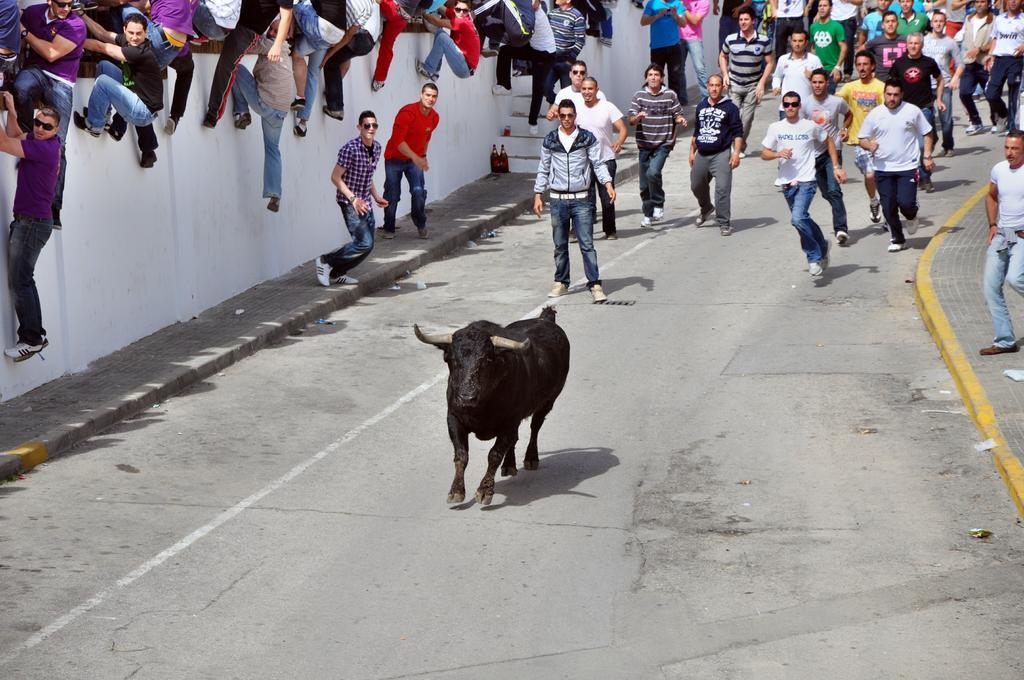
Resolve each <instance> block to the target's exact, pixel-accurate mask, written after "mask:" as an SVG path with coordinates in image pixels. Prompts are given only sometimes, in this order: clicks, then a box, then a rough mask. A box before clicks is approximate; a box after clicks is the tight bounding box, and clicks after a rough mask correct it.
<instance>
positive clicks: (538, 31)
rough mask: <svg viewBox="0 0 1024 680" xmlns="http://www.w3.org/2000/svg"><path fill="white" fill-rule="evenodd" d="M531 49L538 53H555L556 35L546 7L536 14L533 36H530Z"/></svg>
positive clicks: (542, 7) (534, 16)
mask: <svg viewBox="0 0 1024 680" xmlns="http://www.w3.org/2000/svg"><path fill="white" fill-rule="evenodd" d="M530 47H532V48H533V49H535V50H537V51H538V52H554V51H555V33H554V31H552V30H551V22H550V21H548V13H547V12H546V11H544V6H543V5H541V7H540V9H538V10H537V11H536V12H534V15H533V35H532V36H530Z"/></svg>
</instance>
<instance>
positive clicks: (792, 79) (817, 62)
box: [772, 52, 821, 111]
mask: <svg viewBox="0 0 1024 680" xmlns="http://www.w3.org/2000/svg"><path fill="white" fill-rule="evenodd" d="M816 68H821V59H819V58H818V55H816V54H814V53H812V52H805V53H804V58H803V59H793V53H792V52H787V53H786V54H783V55H782V56H781V57H779V64H778V66H776V67H775V73H773V74H772V89H775V88H779V89H780V90H782V94H786V93H787V92H791V91H792V92H796V93H797V94H798V95H800V101H805V100H806V99H807V98H808V97H810V96H811V81H810V80H809V79H808V78H807V73H805V71H813V70H814V69H816ZM780 101H781V99H780ZM781 110H782V104H779V111H781Z"/></svg>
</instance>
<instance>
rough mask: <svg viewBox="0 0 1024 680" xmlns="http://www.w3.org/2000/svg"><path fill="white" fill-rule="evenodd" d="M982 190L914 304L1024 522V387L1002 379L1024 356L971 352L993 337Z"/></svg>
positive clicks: (920, 284) (1009, 294)
mask: <svg viewBox="0 0 1024 680" xmlns="http://www.w3.org/2000/svg"><path fill="white" fill-rule="evenodd" d="M1001 139H1002V138H1000V140H1001ZM989 160H990V161H991V164H993V165H994V164H995V163H996V162H998V161H999V160H1001V156H997V155H995V154H993V155H992V157H991V158H990V159H989ZM986 177H987V175H986ZM987 190H988V182H987V181H986V182H984V183H982V186H981V187H980V188H979V190H978V191H977V192H976V193H975V195H974V196H973V197H971V198H970V199H969V200H968V201H967V202H966V203H965V204H964V206H963V208H962V210H961V211H960V213H959V214H957V215H954V217H953V218H951V219H950V220H949V221H948V222H947V224H946V225H945V226H944V228H943V230H942V231H941V232H940V233H939V234H938V235H936V237H935V238H934V239H933V241H932V243H931V244H930V245H929V247H928V249H927V251H926V253H925V255H924V257H922V259H921V263H920V266H919V271H918V276H917V282H916V284H917V285H916V287H917V297H918V302H919V305H920V308H921V311H922V314H923V316H924V318H925V321H926V324H927V325H928V327H929V330H930V331H931V332H932V335H933V336H934V338H935V340H936V344H938V346H939V349H940V350H941V351H942V354H943V358H944V359H945V360H946V364H947V365H948V366H949V369H950V372H951V373H952V374H953V377H954V379H955V380H956V383H957V385H958V387H959V389H960V393H961V397H962V398H963V400H964V403H965V405H966V406H967V408H968V411H969V412H970V413H971V416H972V418H973V419H974V422H975V425H976V426H977V427H978V430H979V432H980V433H981V436H980V439H982V440H991V442H990V444H989V446H990V449H989V450H990V452H991V454H992V457H993V460H994V462H995V464H996V468H997V469H998V470H999V472H1000V474H1001V475H1002V476H1003V480H1004V481H1005V482H1006V485H1007V488H1008V489H1009V492H1010V496H1011V497H1012V498H1013V500H1014V502H1015V503H1016V505H1017V509H1018V512H1020V514H1021V516H1022V517H1024V468H1022V466H1021V463H1020V457H1021V455H1022V453H1024V384H1022V383H1017V382H1014V381H1012V380H1010V379H1009V378H1007V377H1006V376H1004V375H1003V371H1004V370H1006V369H1024V354H1021V353H1017V354H1000V355H996V356H989V357H983V356H981V355H980V354H979V352H978V350H980V349H981V348H983V347H988V346H989V345H991V344H992V337H993V332H994V331H993V327H992V321H991V318H990V317H989V314H988V308H987V307H986V305H985V298H984V296H983V294H982V289H981V280H982V272H983V271H984V268H985V256H986V251H987V243H986V242H987V237H988V215H987V214H986V209H985V198H984V197H985V195H986V194H987ZM1004 292H1005V294H1006V301H1007V304H1008V306H1009V308H1010V315H1011V318H1014V319H1021V318H1024V300H1021V298H1020V297H1019V296H1017V295H1015V294H1014V292H1013V291H1012V290H1011V289H1010V287H1009V286H1005V287H1004ZM1019 325H1020V323H1018V326H1019ZM1017 332H1018V333H1019V332H1020V329H1019V328H1018V329H1017ZM1018 342H1021V341H1020V340H1018Z"/></svg>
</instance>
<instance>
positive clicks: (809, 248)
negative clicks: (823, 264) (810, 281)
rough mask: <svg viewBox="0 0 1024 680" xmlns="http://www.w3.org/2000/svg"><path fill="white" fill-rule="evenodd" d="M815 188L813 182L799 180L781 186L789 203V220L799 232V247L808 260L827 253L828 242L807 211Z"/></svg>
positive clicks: (817, 258)
mask: <svg viewBox="0 0 1024 680" xmlns="http://www.w3.org/2000/svg"><path fill="white" fill-rule="evenodd" d="M816 188H817V187H816V185H815V183H814V182H800V183H799V184H797V185H796V186H795V187H794V186H789V185H786V186H784V187H783V188H782V195H783V196H785V198H786V203H788V204H789V212H790V222H791V223H792V225H793V226H794V227H796V230H797V232H799V233H800V247H801V248H803V251H804V254H805V255H807V261H808V262H820V261H821V260H823V259H824V258H825V256H826V255H828V242H827V241H826V240H825V237H824V235H822V233H821V227H819V226H818V223H817V222H815V221H814V220H813V219H811V214H810V212H809V211H810V208H811V199H812V198H814V190H815V189H816Z"/></svg>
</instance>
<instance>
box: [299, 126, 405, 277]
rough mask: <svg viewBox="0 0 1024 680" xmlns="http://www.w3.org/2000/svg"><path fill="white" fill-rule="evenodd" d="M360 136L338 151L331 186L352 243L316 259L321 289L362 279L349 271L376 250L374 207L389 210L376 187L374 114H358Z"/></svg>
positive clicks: (378, 153) (377, 158)
mask: <svg viewBox="0 0 1024 680" xmlns="http://www.w3.org/2000/svg"><path fill="white" fill-rule="evenodd" d="M357 127H358V128H359V136H358V137H356V138H355V139H352V140H350V141H349V142H347V143H346V144H345V146H343V147H341V150H340V151H338V163H337V165H335V166H334V172H332V173H331V184H333V185H334V187H335V188H336V189H337V190H338V193H337V199H338V207H340V208H341V215H342V217H344V219H345V226H346V227H348V233H349V234H350V235H351V236H352V240H351V241H349V242H348V243H346V244H345V245H343V246H342V247H340V248H338V249H337V250H335V251H334V252H331V253H327V254H326V255H321V256H320V257H318V258H316V279H317V281H319V282H320V285H321V286H329V285H331V284H332V283H347V284H349V285H355V284H357V283H359V279H356V278H353V277H351V276H348V273H347V272H349V271H351V270H352V269H354V268H355V266H356V265H357V264H359V263H360V262H362V261H363V260H365V259H366V258H367V257H368V256H369V254H370V251H371V250H373V224H374V222H373V206H372V205H370V200H371V199H373V202H374V203H376V204H377V207H378V208H386V207H388V201H387V199H384V198H381V195H380V194H379V193H378V192H377V187H375V186H374V185H373V173H374V172H375V171H376V170H377V164H378V163H379V162H380V157H381V148H380V142H378V141H377V139H376V137H377V116H376V115H375V114H374V113H373V111H363V112H362V113H360V114H359V123H358V124H357Z"/></svg>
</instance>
